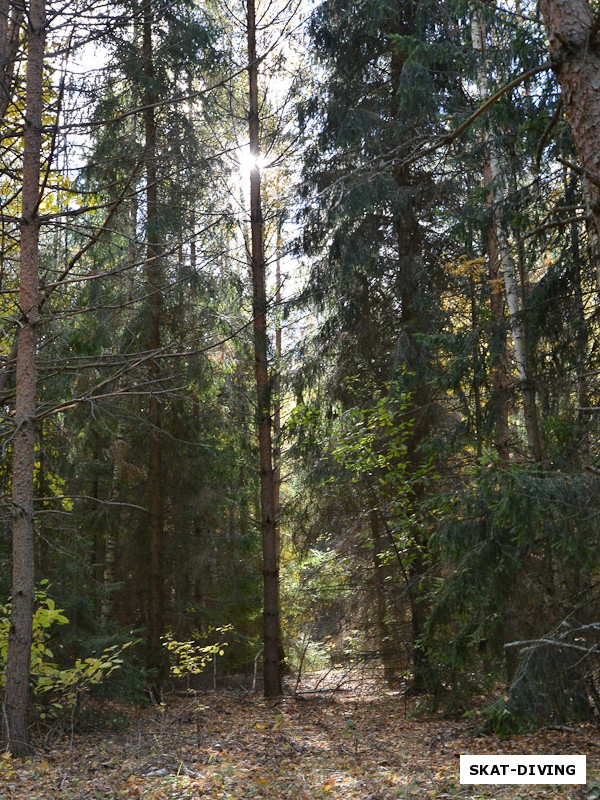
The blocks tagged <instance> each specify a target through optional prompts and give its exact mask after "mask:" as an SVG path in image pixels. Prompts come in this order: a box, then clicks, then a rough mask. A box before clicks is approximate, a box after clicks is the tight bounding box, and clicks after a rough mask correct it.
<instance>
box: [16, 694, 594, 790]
mask: <svg viewBox="0 0 600 800" xmlns="http://www.w3.org/2000/svg"><path fill="white" fill-rule="evenodd" d="M405 711H406V710H405V705H404V701H403V700H402V698H401V696H400V695H396V696H394V695H390V696H383V697H382V696H380V697H375V696H371V697H362V698H361V697H358V696H353V695H350V694H346V693H340V694H338V695H336V696H329V695H328V696H318V695H308V696H306V697H305V698H303V699H301V700H293V699H290V698H286V699H285V700H283V701H282V702H280V703H277V704H273V703H268V702H266V701H264V700H263V699H262V698H260V697H258V696H256V695H251V694H247V693H245V692H242V691H218V692H215V693H206V694H202V695H198V696H197V697H196V698H194V699H192V698H177V699H173V700H172V701H170V702H168V703H167V704H165V705H164V706H163V707H160V708H157V707H153V708H147V709H144V710H142V711H132V712H130V713H129V712H128V724H127V726H126V727H125V728H123V729H122V730H118V731H112V732H111V731H100V730H97V731H95V732H90V733H75V734H74V735H73V736H72V740H71V739H70V737H69V736H68V735H67V736H65V737H63V738H62V739H61V740H60V741H58V742H54V743H53V744H49V745H48V747H47V748H46V751H45V752H40V753H39V754H38V755H36V756H35V757H34V758H32V759H30V760H28V761H23V762H19V761H12V759H10V758H9V757H8V756H5V757H0V798H1V800H55V798H56V799H57V800H58V798H65V800H113V799H114V798H122V797H125V798H128V797H129V798H147V799H148V800H196V798H205V799H206V800H208V799H209V798H210V799H211V800H212V799H213V798H214V800H221V799H223V800H234V798H235V799H236V800H237V798H248V799H250V798H270V800H278V799H279V798H281V800H284V799H285V798H290V799H293V800H320V799H321V798H328V800H349V798H360V800H391V799H392V798H453V797H460V798H465V800H480V799H481V798H490V799H491V798H497V799H498V800H500V798H502V799H504V798H511V800H517V798H519V799H524V798H542V797H548V798H551V797H556V798H559V797H560V798H586V800H587V798H590V799H591V798H595V797H598V796H599V794H600V793H598V792H597V790H596V789H595V788H594V781H596V782H600V769H599V768H600V732H599V730H598V728H597V727H592V726H581V727H576V728H573V729H569V730H559V731H543V732H540V733H537V734H535V735H524V736H517V737H514V738H512V739H509V740H501V739H498V738H494V737H477V736H476V735H475V726H474V723H473V721H472V720H471V721H463V720H460V721H456V720H444V719H438V718H435V719H433V718H430V719H428V720H423V719H412V718H410V715H408V716H407V714H406V713H405ZM460 753H497V754H499V753H514V754H517V753H528V754H534V753H539V754H545V753H563V754H566V753H585V754H586V755H587V757H588V788H587V789H584V788H583V787H581V788H574V787H558V786H545V787H543V786H531V787H527V786H524V787H517V786H506V787H502V786H499V787H493V786H489V787H481V788H478V787H461V786H460V785H459V783H458V755H459V754H460ZM598 785H599V786H600V783H598Z"/></svg>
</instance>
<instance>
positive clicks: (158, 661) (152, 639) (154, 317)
mask: <svg viewBox="0 0 600 800" xmlns="http://www.w3.org/2000/svg"><path fill="white" fill-rule="evenodd" d="M142 34H143V42H142V47H143V60H144V80H145V86H146V89H145V92H144V128H145V138H146V142H145V161H146V205H147V215H148V221H147V233H146V235H147V242H148V244H147V253H146V291H147V295H148V301H147V302H148V306H149V309H148V311H149V333H148V350H150V351H156V352H157V351H158V350H159V349H160V346H161V335H160V322H161V309H162V280H163V276H162V269H161V252H160V238H159V230H158V228H159V219H158V216H159V214H158V174H157V162H156V159H157V149H156V117H155V111H154V109H155V103H156V88H155V81H156V76H155V74H154V60H153V59H154V55H153V46H152V9H151V6H150V4H147V5H146V6H145V9H144V18H143V31H142ZM148 378H149V382H150V387H151V389H152V390H156V389H158V382H159V379H160V367H159V365H158V362H157V361H155V360H150V361H149V363H148ZM148 429H149V432H148V500H147V502H148V627H147V654H146V666H147V667H148V669H151V670H152V671H153V673H154V690H155V695H156V696H157V697H159V696H160V692H161V684H162V679H163V677H164V676H163V670H164V656H163V648H162V644H161V639H160V637H161V635H162V633H163V604H164V597H163V596H164V591H163V569H162V559H163V538H164V531H163V499H162V469H161V465H162V443H161V408H160V400H159V398H158V397H157V395H155V394H151V395H150V398H149V400H148Z"/></svg>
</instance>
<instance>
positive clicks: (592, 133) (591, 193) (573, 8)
mask: <svg viewBox="0 0 600 800" xmlns="http://www.w3.org/2000/svg"><path fill="white" fill-rule="evenodd" d="M539 7H540V11H541V13H542V17H543V20H544V24H545V27H546V33H547V36H548V45H549V50H550V58H551V60H552V64H553V69H554V73H555V75H556V78H557V80H558V83H559V85H560V89H561V96H562V102H563V107H564V109H565V112H566V114H567V116H568V118H569V123H570V125H571V132H572V134H573V141H574V143H575V147H576V148H577V152H578V154H579V158H580V160H581V164H582V167H583V170H584V187H585V190H586V195H587V200H588V203H589V208H590V212H591V214H592V218H593V221H594V229H595V239H596V241H595V248H594V249H595V252H596V253H598V252H599V247H598V245H599V243H600V48H599V40H598V34H599V29H600V25H599V22H598V20H599V17H598V12H597V11H593V10H592V7H591V5H590V4H589V3H588V2H587V0H540V5H539ZM597 269H600V262H599V263H598V265H597ZM598 282H599V284H600V275H599V276H598Z"/></svg>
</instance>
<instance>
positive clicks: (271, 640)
mask: <svg viewBox="0 0 600 800" xmlns="http://www.w3.org/2000/svg"><path fill="white" fill-rule="evenodd" d="M246 14H247V17H246V20H247V35H248V134H249V142H250V156H251V159H252V168H251V169H250V265H251V271H252V317H253V329H254V362H255V376H256V398H257V416H258V449H259V469H260V510H261V533H262V548H263V615H264V628H263V639H264V642H263V648H264V652H263V659H264V692H265V696H266V697H278V696H280V695H281V694H282V693H283V688H282V684H281V664H280V653H281V647H280V619H279V552H278V551H279V547H278V534H277V518H276V488H275V472H274V469H273V440H272V419H271V415H272V410H271V405H272V399H271V385H270V376H269V364H268V353H267V348H268V332H267V264H266V259H265V248H264V224H263V207H262V199H261V174H260V167H259V163H260V109H259V90H258V64H259V61H258V57H257V51H256V8H255V2H254V0H248V3H247V7H246Z"/></svg>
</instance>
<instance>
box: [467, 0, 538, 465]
mask: <svg viewBox="0 0 600 800" xmlns="http://www.w3.org/2000/svg"><path fill="white" fill-rule="evenodd" d="M485 40H486V29H485V20H484V18H483V13H482V11H481V9H480V8H479V7H478V6H473V17H472V20H471V41H472V45H473V49H474V50H476V51H477V52H478V53H480V60H479V66H478V71H477V72H478V74H477V83H478V89H479V93H480V94H481V96H482V97H485V96H486V94H487V69H486V67H487V59H486V55H485ZM486 150H487V159H488V165H489V176H490V179H491V180H490V183H489V188H490V194H491V197H492V203H493V208H492V220H493V225H494V229H495V232H496V240H497V243H498V254H499V257H500V265H501V272H502V280H503V283H504V297H505V300H506V306H507V308H508V317H509V322H510V330H511V334H512V341H513V348H514V354H515V367H516V370H517V375H518V386H519V392H520V394H521V401H522V404H523V416H524V420H525V430H526V434H527V444H528V447H529V450H530V451H531V455H532V457H533V459H534V461H540V460H541V458H542V455H543V451H544V445H543V441H542V434H541V430H540V425H539V420H538V414H537V407H536V402H535V386H534V383H533V380H532V375H531V367H530V364H529V357H528V353H527V341H526V336H525V326H524V324H523V310H522V307H521V296H520V292H519V283H518V280H517V270H516V268H515V263H514V260H513V257H512V253H511V248H510V242H509V240H508V235H507V232H506V228H505V226H504V224H503V221H502V216H501V215H502V209H503V208H504V207H505V205H506V200H507V197H506V188H505V183H504V175H503V172H502V168H501V166H500V160H499V158H498V153H497V151H496V148H495V145H494V142H493V140H492V137H491V136H490V135H489V133H486Z"/></svg>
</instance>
